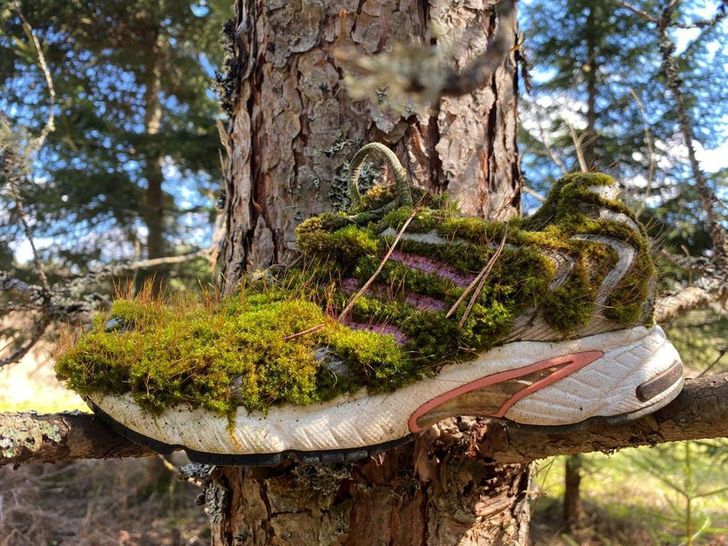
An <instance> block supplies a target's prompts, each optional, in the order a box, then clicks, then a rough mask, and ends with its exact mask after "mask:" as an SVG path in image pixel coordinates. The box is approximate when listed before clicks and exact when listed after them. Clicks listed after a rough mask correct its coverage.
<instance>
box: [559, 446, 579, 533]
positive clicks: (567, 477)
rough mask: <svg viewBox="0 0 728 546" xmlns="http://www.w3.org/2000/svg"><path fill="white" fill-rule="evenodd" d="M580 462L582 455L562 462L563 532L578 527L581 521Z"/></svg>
mask: <svg viewBox="0 0 728 546" xmlns="http://www.w3.org/2000/svg"><path fill="white" fill-rule="evenodd" d="M581 461H582V455H581V454H576V455H569V456H568V457H566V460H565V462H564V514H563V523H564V532H566V533H571V532H572V531H574V530H575V529H578V527H579V520H580V519H581Z"/></svg>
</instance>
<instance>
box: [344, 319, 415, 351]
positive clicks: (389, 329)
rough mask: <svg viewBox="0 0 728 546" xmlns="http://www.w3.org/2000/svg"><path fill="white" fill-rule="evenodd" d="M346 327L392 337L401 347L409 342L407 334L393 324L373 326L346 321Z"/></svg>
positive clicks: (371, 324)
mask: <svg viewBox="0 0 728 546" xmlns="http://www.w3.org/2000/svg"><path fill="white" fill-rule="evenodd" d="M344 325H346V326H348V327H349V328H351V329H352V330H360V331H365V332H374V333H376V334H384V335H387V336H392V337H393V338H394V339H395V340H396V341H397V343H398V344H399V345H404V344H405V343H407V342H408V341H409V338H408V337H407V336H406V335H405V333H404V332H403V331H402V330H400V329H399V328H397V327H396V326H392V325H391V324H373V323H367V322H353V321H349V320H347V321H344Z"/></svg>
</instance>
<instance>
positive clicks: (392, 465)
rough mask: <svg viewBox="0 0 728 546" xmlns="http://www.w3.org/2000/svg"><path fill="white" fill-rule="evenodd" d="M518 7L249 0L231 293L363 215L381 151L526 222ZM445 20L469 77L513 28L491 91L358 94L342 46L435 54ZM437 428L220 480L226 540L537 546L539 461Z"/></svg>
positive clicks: (411, 0)
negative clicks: (343, 221)
mask: <svg viewBox="0 0 728 546" xmlns="http://www.w3.org/2000/svg"><path fill="white" fill-rule="evenodd" d="M504 4H508V8H509V9H508V10H503V11H502V13H507V16H503V17H499V13H498V12H497V11H496V9H497V8H496V3H495V2H487V1H485V0H469V1H468V2H463V3H459V4H453V3H452V2H449V1H447V0H431V1H429V2H427V1H423V0H402V1H400V2H390V1H387V0H334V1H326V2H325V1H323V0H296V1H291V2H285V1H279V0H266V1H263V0H237V2H236V6H235V8H236V14H235V19H234V21H233V24H232V25H231V26H230V27H229V32H230V36H231V39H232V48H231V59H230V61H229V63H228V67H229V69H230V70H229V73H228V75H227V78H226V79H225V81H223V82H222V84H223V85H222V87H223V89H224V90H225V93H226V96H225V97H224V104H225V107H226V109H227V111H228V113H229V116H230V123H229V126H228V128H227V135H226V138H225V140H226V143H225V145H226V148H228V149H229V151H230V158H229V164H228V169H227V173H226V174H227V191H226V197H227V199H226V205H227V208H226V222H227V234H226V238H225V241H224V244H223V248H222V252H221V256H220V264H221V271H222V275H223V279H224V283H223V284H224V291H225V292H228V293H229V292H231V291H233V290H235V289H236V287H237V286H238V284H239V283H240V280H241V279H242V277H243V275H244V274H245V272H246V271H250V270H255V269H261V268H265V267H267V266H269V265H271V264H274V263H285V262H287V261H288V260H290V259H291V257H292V255H293V253H294V251H295V235H294V230H295V227H296V225H297V224H298V223H299V222H300V221H301V220H303V219H305V218H308V217H310V216H311V215H314V214H318V213H321V212H324V211H327V210H332V209H341V208H344V207H345V206H346V205H347V192H346V185H347V177H348V160H349V159H350V158H351V157H352V155H353V154H354V153H355V152H356V150H357V149H358V148H359V147H360V146H362V145H363V144H366V143H367V142H369V141H379V142H383V143H385V144H387V145H388V146H389V147H390V148H392V149H393V150H394V151H395V153H396V154H397V155H398V156H399V157H400V158H402V160H403V163H404V165H405V167H406V168H407V170H408V171H409V172H410V173H411V176H412V178H413V180H414V181H415V182H416V183H417V184H419V185H421V186H423V187H425V188H428V189H430V190H433V191H440V190H447V191H448V192H449V193H450V195H452V196H454V197H456V198H457V199H459V201H460V204H461V207H462V208H463V210H465V211H466V212H468V213H470V214H473V215H480V216H484V217H489V218H504V217H507V216H509V215H512V214H517V213H518V212H519V208H520V179H521V176H520V171H519V163H518V153H517V144H516V128H517V124H516V122H517V118H516V91H517V71H516V59H515V53H514V52H513V51H514V46H515V44H516V43H517V33H516V32H517V31H516V20H515V10H513V9H511V2H510V0H503V1H502V2H500V5H501V7H500V8H498V9H501V10H502V9H503V8H502V5H504ZM432 23H434V24H436V25H437V26H438V27H439V28H440V29H441V31H442V32H444V33H446V34H447V35H448V36H449V37H451V38H452V39H453V43H454V44H455V45H454V47H453V49H452V52H451V54H450V59H449V60H448V63H449V64H451V65H452V66H454V67H456V68H457V69H462V68H464V67H466V66H467V65H468V64H469V63H470V62H471V61H472V60H474V59H476V58H479V57H480V56H481V55H482V54H483V52H484V50H485V49H486V45H487V42H488V39H489V37H490V36H492V35H493V34H494V32H495V31H496V29H509V33H508V35H509V41H510V43H508V44H505V45H506V47H505V51H508V52H510V53H509V54H508V55H507V56H506V58H505V59H504V62H503V64H502V65H501V66H500V68H498V69H497V70H496V71H495V73H494V74H493V75H492V76H491V77H490V78H488V81H487V82H486V85H485V86H483V87H482V88H480V89H477V90H476V91H474V92H472V93H470V94H466V95H463V96H460V97H445V98H443V99H442V101H441V102H440V103H439V104H438V105H437V107H436V108H434V109H432V110H431V111H430V112H429V113H427V114H425V115H422V114H420V115H409V116H407V117H405V116H402V115H400V114H395V113H392V112H391V111H388V110H387V109H386V107H385V105H384V104H380V103H378V102H370V101H362V100H359V101H354V100H352V99H351V98H350V97H349V95H348V94H347V92H346V89H345V88H344V80H343V71H342V67H341V66H339V65H338V64H337V63H338V61H337V60H336V57H335V51H336V50H337V49H339V48H347V49H348V50H350V51H351V49H352V48H354V49H356V50H358V51H359V52H361V53H362V54H365V55H373V54H377V53H380V52H383V51H387V50H389V49H390V48H391V47H392V46H393V45H394V44H395V43H397V42H400V43H410V44H411V43H415V44H418V43H419V44H430V43H432V42H433V41H434V40H435V38H434V37H433V36H432V34H431V33H430V30H429V29H430V28H432V27H431V24H432ZM499 25H500V26H499ZM373 172H374V171H373V170H370V175H369V178H370V180H371V178H372V177H373ZM435 430H436V431H437V435H438V437H439V439H434V440H432V441H428V442H425V443H422V442H418V443H417V444H416V445H414V446H413V445H409V446H404V447H402V448H399V449H396V450H393V451H390V452H387V453H385V454H383V455H381V456H379V457H377V458H376V459H374V460H370V461H367V462H363V463H358V464H354V465H347V466H346V467H343V466H342V467H341V468H329V467H323V466H322V467H308V466H301V465H297V464H290V465H284V466H281V467H277V468H272V469H271V468H268V469H238V468H226V469H220V470H218V471H216V472H215V476H214V481H213V482H212V483H213V485H211V486H210V488H208V493H207V499H208V502H207V508H208V511H209V513H210V515H211V520H212V523H213V537H214V540H213V542H214V544H217V545H232V544H246V545H263V544H265V545H268V544H311V545H314V544H331V545H334V544H348V545H362V546H363V545H373V544H411V545H425V544H428V545H436V544H437V545H451V544H463V545H465V544H473V545H474V544H501V543H503V544H514V543H516V544H520V543H524V542H525V540H526V537H525V533H526V530H527V523H528V503H527V502H526V499H527V485H528V472H527V466H524V465H521V464H516V465H507V466H496V465H494V464H492V463H489V462H487V461H485V460H481V459H479V458H478V457H474V456H473V454H472V453H471V444H470V443H469V440H468V439H467V438H468V437H469V436H468V435H467V434H466V432H467V431H466V432H463V431H460V429H459V428H458V426H457V425H455V424H454V423H453V422H450V423H448V424H446V425H445V426H442V427H440V428H438V429H435Z"/></svg>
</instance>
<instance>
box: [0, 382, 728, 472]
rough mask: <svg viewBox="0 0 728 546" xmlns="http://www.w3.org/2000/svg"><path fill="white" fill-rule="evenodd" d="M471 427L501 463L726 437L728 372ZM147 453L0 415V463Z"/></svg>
mask: <svg viewBox="0 0 728 546" xmlns="http://www.w3.org/2000/svg"><path fill="white" fill-rule="evenodd" d="M469 430H471V431H472V432H462V433H461V432H457V433H455V435H456V436H457V434H461V435H462V434H471V433H472V434H474V435H475V436H474V437H473V441H474V447H475V448H476V450H475V452H474V453H476V454H477V455H478V456H480V457H489V458H492V459H494V460H496V461H497V462H498V463H522V462H528V461H532V460H535V459H542V458H544V457H550V456H553V455H567V454H574V453H588V452H591V451H613V450H616V449H622V448H625V447H636V446H641V445H655V444H659V443H663V442H674V441H678V440H697V439H701V438H720V437H728V374H723V375H717V376H709V377H701V378H698V379H689V380H687V381H686V385H685V389H684V390H683V392H682V393H681V394H680V395H679V396H678V397H677V398H676V399H675V400H674V401H673V402H672V403H670V404H669V405H668V406H666V407H665V408H663V409H661V410H659V411H657V412H656V413H654V414H652V415H648V416H646V417H642V418H640V419H637V420H636V421H631V422H629V423H624V424H621V425H607V424H605V423H604V422H600V421H591V422H586V423H584V424H583V426H582V427H581V428H580V430H577V431H572V432H555V431H554V430H553V429H552V428H549V427H519V426H514V425H505V424H501V423H497V422H490V423H488V424H487V425H485V426H477V425H476V426H474V427H471V429H469ZM431 435H432V433H431V432H428V433H425V434H424V435H422V436H420V441H423V442H428V441H429V442H432V441H438V442H447V441H448V440H447V438H444V437H443V436H439V437H438V438H436V439H435V438H432V437H431ZM452 440H453V441H455V440H457V438H454V437H453V439H452ZM148 455H153V453H152V452H151V451H149V450H148V449H146V448H144V447H141V446H137V445H136V444H133V443H131V442H129V441H127V440H125V439H124V438H122V437H121V436H119V435H117V434H116V433H114V432H112V431H111V429H109V428H107V427H106V426H105V425H104V424H103V423H101V422H99V420H98V418H96V417H95V416H93V415H90V414H86V413H62V414H57V415H36V414H34V413H6V414H0V466H3V465H14V464H20V463H34V462H42V463H53V462H62V461H70V460H75V459H108V458H112V457H145V456H148Z"/></svg>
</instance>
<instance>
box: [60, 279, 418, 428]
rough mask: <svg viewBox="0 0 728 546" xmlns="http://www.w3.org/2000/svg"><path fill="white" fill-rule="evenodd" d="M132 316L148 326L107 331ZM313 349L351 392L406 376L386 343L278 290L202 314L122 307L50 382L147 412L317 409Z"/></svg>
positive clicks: (77, 345) (99, 321) (400, 356)
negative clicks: (120, 397) (349, 379)
mask: <svg viewBox="0 0 728 546" xmlns="http://www.w3.org/2000/svg"><path fill="white" fill-rule="evenodd" d="M130 316H133V317H135V318H136V319H138V318H139V317H143V319H144V320H138V321H137V322H136V323H135V325H134V327H133V328H126V329H124V330H121V331H119V330H117V331H111V332H109V331H107V330H106V328H105V323H106V320H107V318H109V317H124V318H125V319H126V318H128V317H130ZM314 327H318V329H316V330H315V331H313V332H311V333H308V334H304V335H296V334H300V333H301V332H304V331H307V330H309V329H312V328H314ZM319 346H326V347H329V348H330V349H331V351H332V353H333V354H334V355H336V356H337V357H338V358H341V359H342V360H345V361H346V362H347V363H348V364H349V366H350V367H351V369H353V370H355V376H356V384H352V385H349V386H348V388H355V387H356V388H358V387H361V386H374V387H376V388H381V384H382V382H384V383H386V382H387V381H394V382H396V383H397V384H401V382H402V381H403V380H404V379H406V377H407V376H408V374H407V373H406V370H407V367H408V366H409V361H408V358H407V357H406V354H405V352H404V351H403V350H402V349H401V348H400V347H399V346H398V345H397V343H396V342H395V340H394V338H392V337H391V336H388V335H383V334H377V333H374V332H359V331H353V330H350V329H349V328H346V327H345V326H342V325H341V324H338V323H337V322H335V321H334V320H333V319H332V318H330V317H327V316H325V315H324V313H323V312H322V311H321V308H320V307H319V306H318V305H316V304H315V303H312V302H309V301H303V300H300V299H295V298H294V299H285V294H284V293H282V292H280V291H274V292H271V293H269V294H251V295H249V296H247V297H246V296H235V297H231V298H227V299H225V300H222V301H220V302H218V303H214V304H207V305H205V304H202V303H197V304H191V302H189V301H187V302H171V303H168V304H167V305H162V304H161V303H160V302H157V301H144V300H118V301H116V302H115V303H114V304H113V306H112V308H111V311H110V312H109V313H108V314H107V315H100V316H98V317H96V319H95V321H94V325H93V327H92V329H91V330H90V331H89V332H87V333H85V334H83V335H81V336H80V338H78V339H76V340H70V339H67V340H66V343H65V349H64V350H62V352H61V354H60V355H59V357H58V359H57V361H56V373H57V375H58V377H59V379H61V380H63V381H65V382H67V384H68V386H69V387H71V388H72V389H74V390H75V391H77V392H79V393H81V394H88V393H93V392H105V393H111V394H124V393H130V394H131V395H132V396H133V398H134V400H135V401H136V402H137V403H138V404H139V405H140V406H141V407H142V408H144V409H146V410H148V411H150V412H152V413H158V412H160V411H162V410H163V409H164V408H166V407H170V406H173V405H177V404H184V405H188V406H190V407H193V408H198V407H202V408H205V409H208V410H211V411H215V412H217V413H221V414H225V413H229V412H232V411H234V410H235V409H236V408H237V407H238V406H241V405H242V406H245V407H246V408H248V409H251V410H255V409H265V408H267V407H269V406H270V405H272V404H275V403H280V402H290V403H292V404H310V403H312V402H316V401H320V400H322V399H323V398H324V396H325V393H322V392H321V391H320V390H319V389H318V384H317V382H318V380H319V377H320V375H321V374H320V368H321V367H322V362H321V361H320V360H318V359H317V358H316V356H315V348H316V347H319ZM393 378H394V379H393ZM338 392H342V389H341V388H339V389H336V392H329V393H328V395H333V394H335V393H338Z"/></svg>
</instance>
